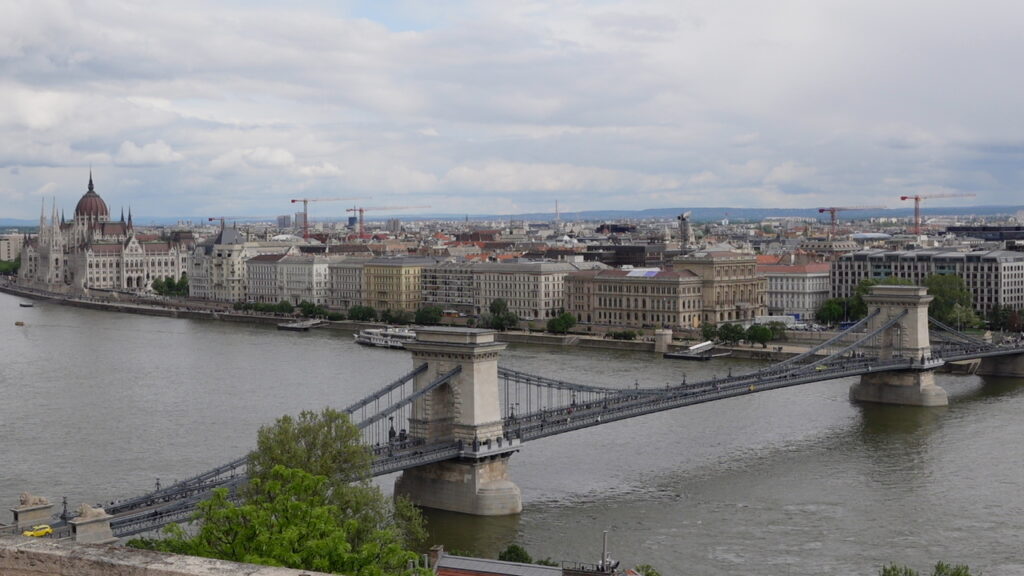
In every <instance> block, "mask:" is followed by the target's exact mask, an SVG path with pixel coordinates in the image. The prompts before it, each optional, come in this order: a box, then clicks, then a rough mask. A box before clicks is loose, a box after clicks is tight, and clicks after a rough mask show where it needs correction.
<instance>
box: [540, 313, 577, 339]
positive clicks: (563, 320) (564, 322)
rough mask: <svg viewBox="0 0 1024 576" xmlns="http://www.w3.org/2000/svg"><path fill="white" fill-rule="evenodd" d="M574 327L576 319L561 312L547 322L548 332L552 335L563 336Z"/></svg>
mask: <svg viewBox="0 0 1024 576" xmlns="http://www.w3.org/2000/svg"><path fill="white" fill-rule="evenodd" d="M575 325H576V317H575V316H573V315H572V314H570V313H568V312H562V313H561V314H559V315H558V316H555V317H554V318H552V319H550V320H548V326H547V328H548V332H552V333H554V334H565V333H566V332H568V331H569V330H572V327H573V326H575Z"/></svg>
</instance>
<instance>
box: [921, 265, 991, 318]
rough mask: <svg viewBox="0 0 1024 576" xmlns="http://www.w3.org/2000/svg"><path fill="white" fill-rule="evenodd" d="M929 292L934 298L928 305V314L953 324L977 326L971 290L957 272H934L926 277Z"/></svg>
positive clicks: (925, 283)
mask: <svg viewBox="0 0 1024 576" xmlns="http://www.w3.org/2000/svg"><path fill="white" fill-rule="evenodd" d="M924 285H925V287H927V288H928V294H929V295H931V296H932V297H933V298H934V299H933V300H932V303H931V304H929V305H928V314H930V315H931V316H933V317H934V318H935V319H937V320H938V321H940V322H945V323H946V324H951V325H953V326H971V327H973V326H975V325H977V324H978V323H979V321H978V318H977V316H976V315H975V314H974V310H973V308H972V306H973V299H972V298H971V291H970V290H968V289H967V283H966V282H964V279H963V277H961V276H958V275H955V274H932V275H931V276H928V277H927V278H925V279H924Z"/></svg>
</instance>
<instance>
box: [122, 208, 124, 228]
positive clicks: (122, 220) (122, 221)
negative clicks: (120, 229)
mask: <svg viewBox="0 0 1024 576" xmlns="http://www.w3.org/2000/svg"><path fill="white" fill-rule="evenodd" d="M121 223H122V224H124V206H121Z"/></svg>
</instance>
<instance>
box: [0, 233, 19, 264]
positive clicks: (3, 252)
mask: <svg viewBox="0 0 1024 576" xmlns="http://www.w3.org/2000/svg"><path fill="white" fill-rule="evenodd" d="M24 244H25V236H24V235H22V234H4V235H2V236H0V260H3V261H5V262H13V261H14V260H16V259H17V258H18V256H20V255H21V247H22V246H23V245H24Z"/></svg>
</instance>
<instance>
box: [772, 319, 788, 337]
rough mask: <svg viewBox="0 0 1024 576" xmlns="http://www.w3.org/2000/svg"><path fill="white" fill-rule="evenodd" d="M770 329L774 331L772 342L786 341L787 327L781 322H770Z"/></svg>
mask: <svg viewBox="0 0 1024 576" xmlns="http://www.w3.org/2000/svg"><path fill="white" fill-rule="evenodd" d="M768 329H769V330H771V331H772V340H785V339H786V325H785V324H784V323H782V322H779V321H775V322H769V323H768Z"/></svg>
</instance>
